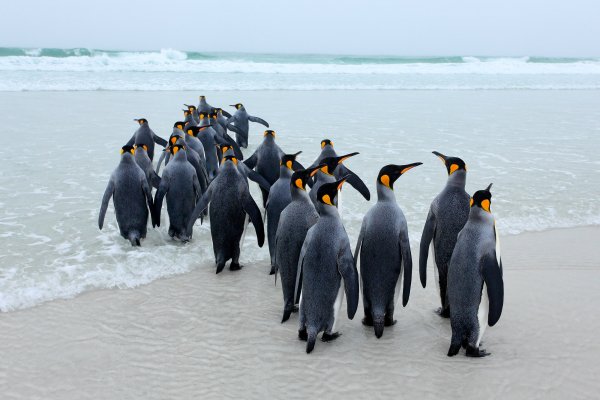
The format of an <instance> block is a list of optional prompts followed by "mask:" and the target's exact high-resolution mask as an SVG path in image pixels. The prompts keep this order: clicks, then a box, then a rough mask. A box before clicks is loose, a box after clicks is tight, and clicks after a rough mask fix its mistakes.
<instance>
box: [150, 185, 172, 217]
mask: <svg viewBox="0 0 600 400" xmlns="http://www.w3.org/2000/svg"><path fill="white" fill-rule="evenodd" d="M168 191H169V176H168V175H167V174H163V177H162V179H161V180H160V185H159V186H158V190H156V194H155V195H154V207H153V210H154V221H155V224H156V226H160V212H161V209H162V203H163V198H164V197H165V195H166V194H167V192H168Z"/></svg>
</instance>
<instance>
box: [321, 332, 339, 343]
mask: <svg viewBox="0 0 600 400" xmlns="http://www.w3.org/2000/svg"><path fill="white" fill-rule="evenodd" d="M340 336H342V334H341V333H339V332H334V333H327V332H324V333H323V336H322V337H321V341H322V342H332V341H334V340H335V339H337V338H339V337H340Z"/></svg>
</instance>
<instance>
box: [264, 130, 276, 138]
mask: <svg viewBox="0 0 600 400" xmlns="http://www.w3.org/2000/svg"><path fill="white" fill-rule="evenodd" d="M263 136H264V137H269V136H270V137H273V138H275V131H274V130H272V129H267V130H266V131H265V133H264V134H263Z"/></svg>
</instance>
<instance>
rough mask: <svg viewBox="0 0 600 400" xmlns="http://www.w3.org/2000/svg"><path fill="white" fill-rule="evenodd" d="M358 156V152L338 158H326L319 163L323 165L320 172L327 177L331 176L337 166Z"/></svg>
mask: <svg viewBox="0 0 600 400" xmlns="http://www.w3.org/2000/svg"><path fill="white" fill-rule="evenodd" d="M357 154H359V153H358V152H354V153H350V154H346V155H343V156H340V157H326V158H324V159H323V160H322V161H321V162H322V163H323V164H325V165H324V166H323V167H321V171H322V172H324V173H326V174H327V175H333V172H334V171H335V169H336V168H337V166H338V165H339V164H341V163H342V162H344V161H345V160H346V159H348V158H350V157H352V156H355V155H357Z"/></svg>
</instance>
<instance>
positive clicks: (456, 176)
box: [446, 170, 467, 190]
mask: <svg viewBox="0 0 600 400" xmlns="http://www.w3.org/2000/svg"><path fill="white" fill-rule="evenodd" d="M466 183H467V172H466V171H462V170H461V171H456V172H455V173H453V174H452V175H450V176H448V181H447V182H446V186H453V187H457V188H461V189H463V190H465V185H466Z"/></svg>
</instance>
